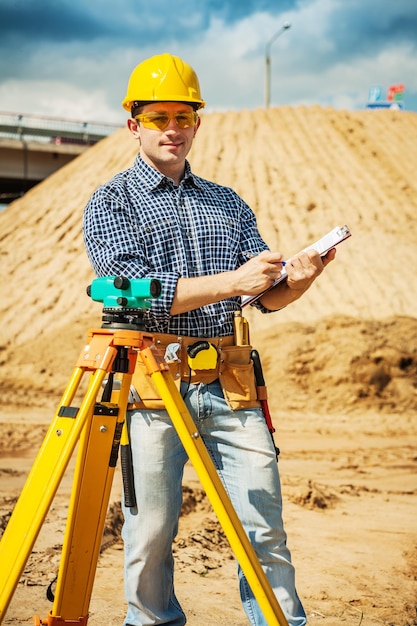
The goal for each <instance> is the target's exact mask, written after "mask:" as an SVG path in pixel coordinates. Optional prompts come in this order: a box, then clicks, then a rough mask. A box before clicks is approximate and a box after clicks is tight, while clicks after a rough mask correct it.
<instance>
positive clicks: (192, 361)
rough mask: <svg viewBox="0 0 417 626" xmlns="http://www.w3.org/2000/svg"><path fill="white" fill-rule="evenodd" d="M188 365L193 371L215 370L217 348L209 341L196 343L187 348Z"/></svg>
mask: <svg viewBox="0 0 417 626" xmlns="http://www.w3.org/2000/svg"><path fill="white" fill-rule="evenodd" d="M187 354H188V365H189V366H190V369H192V370H214V369H215V368H216V365H217V348H216V346H214V345H213V344H212V343H210V342H209V341H196V343H193V344H191V345H190V346H188V347H187Z"/></svg>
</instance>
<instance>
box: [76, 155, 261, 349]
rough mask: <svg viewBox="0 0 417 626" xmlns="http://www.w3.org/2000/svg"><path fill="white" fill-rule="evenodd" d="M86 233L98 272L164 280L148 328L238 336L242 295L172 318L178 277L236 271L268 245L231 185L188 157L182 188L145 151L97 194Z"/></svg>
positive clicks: (85, 224) (90, 206)
mask: <svg viewBox="0 0 417 626" xmlns="http://www.w3.org/2000/svg"><path fill="white" fill-rule="evenodd" d="M83 233H84V241H85V245H86V249H87V254H88V257H89V259H90V262H91V264H92V266H93V268H94V270H95V272H96V274H97V275H98V276H126V277H128V278H157V279H158V280H160V281H161V284H162V295H161V297H160V298H158V299H155V300H152V301H151V302H152V306H151V308H150V309H147V310H146V312H145V323H146V328H147V330H148V331H150V332H160V333H173V334H178V335H187V336H191V337H218V336H225V335H232V334H233V313H234V311H236V310H238V309H239V308H240V298H238V297H236V298H228V299H226V300H222V301H221V302H216V303H214V304H208V305H206V306H203V307H200V308H199V309H195V310H193V311H189V312H188V313H181V314H179V315H174V316H171V315H170V309H171V305H172V301H173V298H174V293H175V288H176V284H177V281H178V279H179V278H180V277H183V278H188V277H193V276H206V275H210V274H219V273H221V272H228V271H231V270H235V269H237V268H238V267H239V266H240V265H242V264H243V263H245V262H246V261H247V260H248V257H250V256H253V255H257V254H259V253H260V252H262V251H263V250H266V249H268V248H267V245H266V244H265V242H264V241H263V240H262V238H261V236H260V234H259V232H258V229H257V226H256V218H255V215H254V214H253V212H252V210H251V209H250V208H249V207H248V205H247V204H245V202H244V201H243V200H242V199H241V198H240V197H239V196H238V195H237V194H236V193H235V192H234V191H233V190H232V189H229V188H228V187H223V186H220V185H217V184H215V183H213V182H210V181H207V180H204V179H202V178H199V177H198V176H195V175H194V174H193V173H192V172H191V168H190V165H189V163H188V162H186V169H185V176H184V179H183V180H182V181H181V184H180V185H179V187H175V186H174V184H173V181H172V180H171V179H169V178H167V177H166V176H164V175H163V174H161V173H160V172H158V171H157V170H155V169H154V168H152V167H150V166H149V165H147V164H146V163H145V162H144V161H143V159H142V158H141V157H140V156H138V157H137V158H136V161H135V163H134V165H133V167H132V168H130V169H128V170H126V171H124V172H121V173H119V174H117V175H116V176H115V177H114V178H113V179H112V180H111V181H110V182H108V183H107V184H105V185H102V186H101V187H99V188H98V189H97V190H96V192H95V193H94V194H93V195H92V197H91V199H90V201H89V203H88V204H87V206H86V208H85V211H84V220H83ZM219 280H221V276H219ZM258 307H259V308H260V309H261V310H263V311H266V310H264V309H263V307H261V306H260V305H258Z"/></svg>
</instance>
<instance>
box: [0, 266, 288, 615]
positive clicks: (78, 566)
mask: <svg viewBox="0 0 417 626" xmlns="http://www.w3.org/2000/svg"><path fill="white" fill-rule="evenodd" d="M100 280H102V279H97V281H100ZM106 280H108V279H106ZM109 280H110V279H109ZM111 280H112V281H113V278H112V279H111ZM118 280H119V279H115V280H114V284H116V281H118ZM123 280H125V281H126V279H123ZM131 282H132V283H133V281H131ZM137 282H138V281H137ZM139 282H140V281H139ZM142 282H143V281H142ZM94 283H95V281H93V284H92V287H94ZM128 283H129V281H127V282H125V283H123V284H124V287H123V286H120V287H119V286H117V287H116V289H117V290H119V289H124V290H125V291H126V290H128V291H129V289H130V287H129V284H128ZM118 284H119V285H121V283H120V282H119V283H118ZM126 285H128V286H127V287H126ZM105 288H106V287H105ZM140 289H141V292H140V294H141V295H140V296H139V298H138V297H137V296H135V295H134V296H133V301H134V302H136V303H137V301H138V299H139V301H140V302H142V298H143V294H142V292H143V287H140ZM147 289H148V287H146V289H145V293H147ZM150 291H151V293H150V294H147V295H148V297H149V295H150V296H152V297H155V294H154V293H152V287H151V289H150ZM154 291H155V290H154ZM90 295H91V294H90ZM92 297H93V299H101V296H98V297H96V298H94V295H93V296H92ZM112 298H113V296H112ZM103 301H104V302H105V304H106V299H103ZM116 302H117V304H118V305H120V306H121V307H122V309H121V311H122V312H119V311H118V310H117V307H115V308H114V307H110V308H109V307H108V308H107V309H106V308H105V309H104V311H105V312H106V311H107V313H108V312H109V311H110V315H107V316H106V317H103V321H105V322H106V323H105V324H103V327H102V328H101V329H92V330H90V331H89V332H88V338H87V345H86V346H85V348H84V349H83V350H82V352H81V354H80V356H79V358H78V361H77V363H76V366H75V369H74V371H73V373H72V376H71V378H70V380H69V382H68V385H67V387H66V389H65V392H64V394H63V396H62V399H61V402H60V403H59V406H58V408H57V411H56V413H55V415H54V418H53V420H52V422H51V425H50V427H49V429H48V432H47V434H46V436H45V439H44V441H43V443H42V446H41V448H40V450H39V452H38V455H37V457H36V459H35V462H34V464H33V466H32V469H31V471H30V473H29V476H28V478H27V480H26V483H25V485H24V487H23V490H22V492H21V495H20V497H19V500H18V501H17V503H16V506H15V508H14V511H13V513H12V516H11V518H10V520H9V523H8V525H7V527H6V530H5V532H4V534H3V537H2V539H1V541H0V563H1V567H0V624H1V622H2V620H3V618H4V616H5V614H6V611H7V608H8V606H9V603H10V601H11V599H12V597H13V594H14V591H15V589H16V586H17V584H18V582H19V579H20V576H21V574H22V571H23V568H24V567H25V564H26V561H27V560H28V558H29V556H30V553H31V551H32V549H33V546H34V544H35V541H36V538H37V536H38V534H39V531H40V529H41V527H42V524H43V522H44V520H45V517H46V515H47V513H48V510H49V508H50V506H51V504H52V501H53V499H54V496H55V494H56V491H57V489H58V487H59V484H60V482H61V479H62V478H63V475H64V473H65V470H66V468H67V466H68V463H69V461H70V459H71V457H72V454H73V452H74V449H75V446H76V445H77V443H78V442H79V449H78V453H77V461H76V468H75V474H74V481H73V487H72V494H71V499H70V503H69V513H68V521H67V527H66V531H65V535H64V541H63V548H62V555H61V561H60V566H59V572H58V579H57V586H56V592H55V599H54V603H53V608H52V610H51V611H50V613H49V614H48V616H47V617H46V618H45V619H41V618H40V617H38V616H34V623H35V626H75V625H82V626H85V625H86V624H87V621H88V612H89V605H90V598H91V594H92V589H93V583H94V576H95V572H96V567H97V561H98V557H99V552H100V545H101V538H102V533H103V528H104V523H105V517H106V512H107V508H108V503H109V498H110V490H111V486H112V481H113V476H114V471H115V466H116V462H117V458H118V451H119V448H120V450H121V463H122V473H123V478H124V485H125V498H127V499H129V498H131V497H132V496H131V493H129V490H128V484H129V476H128V472H129V463H128V456H127V453H128V452H129V446H128V440H127V432H126V431H127V429H126V427H125V415H126V409H127V405H128V399H129V391H130V383H131V378H132V374H133V372H134V368H135V364H136V359H137V358H138V357H139V358H141V359H142V360H143V362H144V363H145V365H146V368H147V372H148V374H149V375H150V376H151V377H152V380H153V382H154V384H155V386H156V388H157V390H158V392H159V394H160V396H161V398H162V400H163V401H164V404H165V407H166V409H167V411H168V413H169V416H170V418H171V420H172V423H173V425H174V427H175V429H176V430H177V433H178V436H179V437H180V439H181V442H182V444H183V446H184V448H185V450H186V452H187V454H188V456H189V459H190V461H191V462H192V464H193V466H194V469H195V470H196V473H197V475H198V477H199V479H200V482H201V484H202V487H203V488H204V489H205V491H206V493H207V496H208V498H209V500H210V502H211V504H212V506H213V509H214V511H215V513H216V515H217V517H218V519H219V522H220V524H221V525H222V528H223V530H224V532H225V535H226V537H227V539H228V541H229V543H230V546H231V548H232V550H233V552H234V554H235V556H236V558H237V560H238V562H239V564H240V566H241V568H242V571H243V572H244V574H245V576H246V579H247V581H248V583H249V585H250V587H251V589H252V591H253V593H254V595H255V597H256V599H257V600H258V602H259V605H260V607H261V609H262V611H263V614H264V617H265V619H266V621H267V623H268V625H269V626H288V622H287V620H286V618H285V616H284V614H283V612H282V610H281V608H280V606H279V603H278V601H277V599H276V597H275V595H274V593H273V591H272V589H271V586H270V584H269V582H268V580H267V578H266V576H265V574H264V571H263V570H262V568H261V566H260V564H259V561H258V559H257V556H256V554H255V552H254V550H253V547H252V545H251V543H250V542H249V539H248V537H247V535H246V533H245V531H244V529H243V527H242V525H241V522H240V520H239V518H238V517H237V515H236V512H235V510H234V508H233V506H232V504H231V502H230V500H229V497H228V495H227V493H226V491H225V489H224V487H223V484H222V482H221V480H220V478H219V476H218V474H217V472H216V470H215V467H214V465H213V463H212V461H211V458H210V456H209V454H208V452H207V449H206V447H205V446H204V443H203V441H202V439H201V438H200V436H199V433H198V430H197V429H196V427H195V424H194V421H193V419H192V417H191V415H190V414H189V412H188V409H187V407H186V406H185V403H184V401H183V399H182V397H181V395H180V393H179V392H178V389H177V387H176V385H175V383H174V380H173V378H172V376H171V374H170V372H169V369H168V367H167V366H166V364H165V363H164V361H163V355H162V354H160V353H159V352H158V350H156V348H155V345H154V342H153V337H152V334H149V333H146V332H144V331H143V330H141V325H140V323H137V324H135V321H136V322H137V320H134V321H133V323H132V320H131V319H128V316H127V315H126V312H128V313H130V312H133V313H138V312H139V310H138V309H133V308H132V309H131V310H129V309H128V307H129V306H132V304H131V302H130V291H129V295H128V297H127V298H126V297H125V296H124V297H123V298H120V296H117V298H116ZM142 304H143V302H142ZM143 307H146V305H143ZM106 326H107V328H106ZM115 372H117V373H118V375H119V377H120V378H121V385H120V388H119V389H118V390H117V391H112V388H111V381H112V379H113V374H114V373H115ZM86 373H89V374H90V378H89V381H88V387H87V391H86V393H85V395H84V397H83V399H82V401H81V402H80V405H79V407H75V406H73V404H72V403H73V400H74V398H75V396H76V393H77V390H78V388H79V386H80V383H81V381H82V379H83V377H84V375H85V374H86ZM106 378H107V380H109V381H110V391H108V390H107V391H106V388H105V391H104V393H103V395H102V398H101V401H97V397H98V395H99V393H100V392H101V391H102V388H103V385H104V384H105V380H106ZM108 384H109V383H108ZM108 384H107V386H108ZM107 386H106V387H107Z"/></svg>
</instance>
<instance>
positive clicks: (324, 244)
mask: <svg viewBox="0 0 417 626" xmlns="http://www.w3.org/2000/svg"><path fill="white" fill-rule="evenodd" d="M351 235H352V233H351V232H350V230H349V228H348V227H347V226H346V225H344V226H336V227H335V228H333V230H331V231H330V232H328V233H327V235H324V237H322V238H321V239H319V240H318V241H316V242H315V243H313V244H311V245H310V246H307V248H304V250H302V252H304V251H306V250H311V249H313V250H316V251H317V252H318V253H319V255H320V256H324V255H325V254H327V253H328V252H329V250H331V249H332V248H335V247H336V246H337V245H338V244H339V243H341V242H342V241H345V240H346V239H348V238H349V237H351ZM290 260H291V258H290V259H288V261H285V263H288V262H289V261H290ZM286 278H287V272H286V270H285V266H284V267H283V268H282V271H281V276H279V277H278V278H277V279H276V280H275V281H274V282H273V283H272V285H271V286H270V287H268V289H264V291H261V293H258V294H257V295H255V296H242V301H241V305H240V306H241V307H242V308H243V307H245V306H248V304H252V302H256V300H258V299H259V298H261V297H262V296H263V295H264V294H265V293H266V292H267V291H270V290H271V289H273V288H274V287H276V286H277V285H278V284H279V283H281V282H282V281H283V280H285V279H286Z"/></svg>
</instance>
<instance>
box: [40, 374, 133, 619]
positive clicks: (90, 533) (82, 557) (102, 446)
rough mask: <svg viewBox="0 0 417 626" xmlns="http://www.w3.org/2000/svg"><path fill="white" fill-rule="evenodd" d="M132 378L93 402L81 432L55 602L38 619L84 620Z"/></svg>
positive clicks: (126, 379)
mask: <svg viewBox="0 0 417 626" xmlns="http://www.w3.org/2000/svg"><path fill="white" fill-rule="evenodd" d="M130 381H131V375H124V376H123V379H122V385H121V388H120V390H119V391H118V393H117V396H118V404H114V403H113V404H112V403H100V404H97V405H96V407H95V410H94V413H93V415H92V418H91V421H90V422H89V423H87V426H86V428H85V429H84V431H83V434H82V437H81V440H80V449H79V451H78V456H77V466H76V471H75V476H74V483H73V490H72V495H71V501H70V507H69V513H68V521H67V528H66V532H65V536H64V543H63V551H62V557H61V562H60V568H59V574H58V582H57V588H56V594H55V601H54V605H53V608H52V611H51V614H50V616H49V617H48V619H47V621H43V622H41V623H42V624H47V625H48V626H53V625H55V624H57V625H58V624H64V623H65V624H67V623H69V624H86V623H87V618H88V610H89V605H90V598H91V593H92V589H93V584H94V576H95V572H96V567H97V561H98V557H99V554H100V546H101V540H102V534H103V528H104V523H105V518H106V513H107V507H108V503H109V498H110V492H111V487H112V482H113V477H114V471H115V467H116V463H117V457H118V450H119V444H120V438H121V433H122V428H123V423H124V419H125V415H126V407H127V402H128V395H129V389H130Z"/></svg>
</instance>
